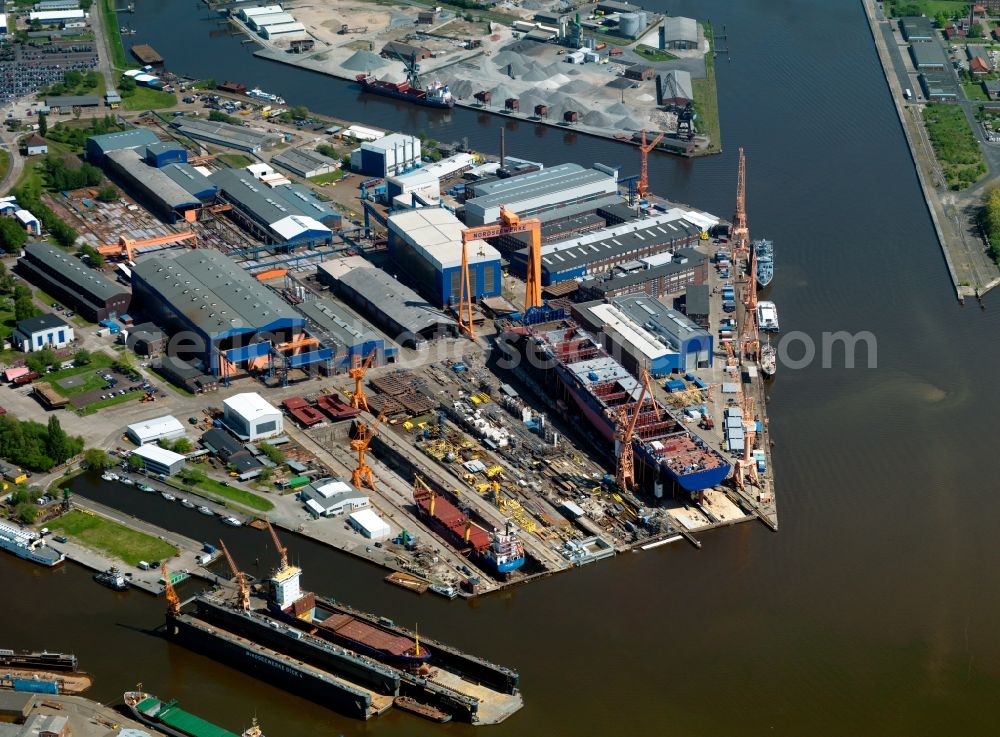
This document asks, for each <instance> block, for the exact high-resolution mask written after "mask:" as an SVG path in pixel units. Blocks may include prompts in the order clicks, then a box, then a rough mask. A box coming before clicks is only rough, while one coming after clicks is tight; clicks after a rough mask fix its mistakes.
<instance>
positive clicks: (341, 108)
mask: <svg viewBox="0 0 1000 737" xmlns="http://www.w3.org/2000/svg"><path fill="white" fill-rule="evenodd" d="M136 10H137V12H136V13H135V14H134V16H131V17H129V18H128V24H129V25H130V26H133V27H135V28H136V29H137V30H138V34H137V35H136V36H135V37H134V39H135V41H136V42H146V43H150V44H152V45H153V46H154V47H155V48H156V49H157V50H158V51H159V52H160V53H161V54H162V55H163V56H164V57H165V58H166V60H167V64H168V66H169V67H170V68H171V69H173V70H174V71H176V72H179V73H184V74H191V75H197V76H200V77H214V78H216V79H218V80H220V81H221V80H223V79H233V80H237V81H242V82H244V83H246V84H248V85H251V86H254V85H255V86H259V87H261V88H263V89H265V90H268V91H270V92H274V93H277V94H280V95H282V96H284V97H285V98H286V99H287V100H288V102H289V103H290V104H304V105H307V106H308V107H310V108H311V109H313V110H316V111H317V112H321V113H328V114H332V115H337V116H340V117H344V118H348V119H352V120H356V121H358V122H362V123H369V124H372V125H375V126H384V127H389V128H394V129H403V130H411V131H419V130H424V131H426V132H427V133H428V135H430V136H432V137H434V138H437V139H439V140H462V139H468V142H469V144H470V145H472V146H474V147H476V148H479V149H481V150H495V148H496V143H495V142H496V139H497V129H498V128H497V127H498V125H499V121H498V119H497V118H495V117H492V116H489V115H484V116H481V115H478V114H476V113H474V112H470V111H463V110H456V111H453V112H451V113H449V114H440V113H434V112H428V111H423V110H420V109H417V108H412V107H406V106H401V105H396V104H395V103H393V102H391V101H387V100H380V99H377V98H376V99H373V98H367V97H365V98H362V97H360V96H359V95H358V93H357V91H356V90H354V89H353V88H352V87H351V85H349V84H347V83H343V82H339V81H336V80H332V79H329V78H326V77H322V76H320V75H317V74H313V73H308V72H303V71H299V70H296V69H293V68H291V67H286V66H282V65H277V64H272V63H269V62H265V61H260V60H257V59H255V58H253V57H252V56H251V55H250V54H249V52H248V50H247V47H246V46H243V45H241V44H240V38H239V37H230V36H227V35H226V34H225V33H224V32H221V33H220V31H224V29H221V28H220V27H217V26H216V25H214V24H213V23H212V21H211V20H209V19H208V16H207V14H206V11H205V10H204V7H203V6H202V5H201V4H200V3H196V2H193V0H183V1H181V0H136ZM670 10H671V12H673V13H677V14H686V15H696V16H698V17H709V18H711V19H712V21H713V22H714V24H715V27H716V28H717V29H718V28H720V27H721V26H722V25H723V24H725V26H726V29H727V31H728V34H729V39H728V45H729V49H730V52H731V55H732V60H731V61H730V60H728V59H727V58H725V57H720V58H719V59H718V60H717V65H718V72H719V75H718V76H719V92H720V98H721V99H720V106H721V115H722V130H723V145H724V147H725V153H724V154H723V155H721V156H717V157H713V158H709V159H705V160H698V161H684V160H678V159H673V158H669V157H666V156H654V157H653V158H652V161H651V176H652V188H653V190H654V191H655V192H656V193H657V194H660V195H663V196H666V197H669V198H673V199H676V200H679V201H682V202H688V203H691V204H693V205H695V206H698V207H702V208H704V209H707V210H709V211H712V212H716V213H719V214H722V215H727V216H728V215H729V214H730V213H731V212H732V209H733V195H734V190H735V174H736V149H737V146H744V147H745V148H746V151H747V156H748V181H749V183H748V190H749V194H748V203H747V205H748V212H749V223H750V229H751V234H752V235H753V236H756V237H763V236H766V237H768V238H771V239H773V240H774V241H775V244H776V246H775V248H776V256H777V269H776V279H775V283H774V285H773V286H772V288H771V292H770V297H771V298H773V299H774V300H775V301H776V302H777V304H778V306H779V309H780V310H781V319H782V326H783V328H784V329H785V330H786V331H789V332H790V331H801V333H802V334H803V336H805V337H806V338H808V339H811V340H812V341H814V342H815V344H816V346H817V350H818V352H817V357H816V358H815V360H813V361H811V362H808V365H806V366H804V367H803V368H799V369H795V370H793V369H792V368H790V367H788V366H787V365H786V366H782V367H781V369H780V375H779V377H778V379H777V381H776V383H775V385H774V389H773V392H772V396H771V403H770V417H771V431H772V434H773V436H774V439H775V441H776V447H775V449H774V462H775V468H776V473H777V482H778V485H777V489H778V499H779V510H780V519H781V531H780V533H778V534H772V533H770V532H768V531H767V530H766V529H765V528H764V527H763V526H760V525H756V524H753V525H742V526H739V527H737V528H733V529H729V530H726V531H722V532H718V533H713V534H709V535H706V536H704V539H703V541H704V543H705V545H704V548H703V549H702V550H701V551H696V550H694V549H692V548H691V547H690V546H687V545H672V546H667V547H664V548H659V549H657V550H655V551H650V552H646V553H640V554H631V555H623V556H619V557H618V558H616V559H613V560H611V561H606V562H603V563H600V564H598V565H593V566H589V567H587V568H585V569H582V570H579V571H574V572H572V573H570V574H566V575H560V576H555V577H552V578H549V579H546V580H543V581H541V582H538V583H536V584H533V585H531V586H526V587H523V588H518V589H515V590H513V591H510V592H507V593H505V594H504V595H502V596H491V597H486V598H484V599H482V600H477V601H474V602H463V601H458V600H456V601H454V602H447V601H444V600H442V599H440V598H431V597H430V596H429V595H427V596H423V597H416V596H413V595H411V594H409V593H407V592H404V591H401V590H398V589H395V588H393V587H390V586H387V585H386V584H384V583H383V582H382V576H383V573H382V572H381V571H379V570H377V569H375V568H372V567H370V566H368V565H366V564H363V563H360V562H357V561H354V560H352V559H348V558H346V557H344V556H340V555H336V554H332V553H330V552H327V551H324V550H322V549H320V548H318V547H317V546H315V545H314V544H312V543H309V542H307V541H303V540H299V539H294V538H291V539H289V540H288V541H287V542H288V545H289V547H290V549H291V555H292V557H293V559H296V560H298V561H299V562H301V563H302V565H303V566H304V568H305V576H304V583H305V585H306V586H307V587H309V588H313V589H316V590H317V591H320V592H323V593H325V594H329V595H332V596H335V597H339V598H342V599H344V600H345V601H349V602H351V603H353V604H356V605H358V606H360V607H363V608H366V609H371V610H375V611H378V612H380V613H382V614H384V615H386V616H390V617H392V618H394V619H396V620H398V621H400V622H406V623H419V626H420V630H421V631H422V632H428V633H429V634H432V635H433V636H436V637H439V638H442V639H445V640H447V641H449V642H451V643H454V644H456V645H459V646H461V647H465V648H468V649H470V650H472V651H475V652H478V653H481V654H483V655H484V656H487V657H489V658H491V659H494V660H496V661H498V662H501V663H504V664H508V665H511V666H514V667H516V668H518V669H519V670H520V673H521V682H522V684H523V691H524V696H525V702H526V706H525V708H524V710H523V711H521V712H520V713H519V714H517V715H516V716H515V717H513V718H512V719H510V720H509V721H508V722H507V723H505V724H503V725H501V726H499V727H496V728H491V729H490V730H489V733H490V734H491V735H496V736H497V737H504V736H506V735H521V734H530V735H543V734H548V735H562V734H579V735H606V736H611V735H630V736H631V735H651V734H662V733H671V734H678V735H691V736H698V735H722V734H741V735H773V734H810V735H817V736H818V735H838V736H839V735H842V734H850V733H853V734H899V735H921V734H941V733H945V732H953V731H956V727H961V728H962V731H964V732H967V733H970V734H983V733H988V732H992V731H994V729H995V724H996V721H997V717H998V711H1000V708H998V703H1000V702H998V700H997V698H996V693H997V688H998V685H1000V634H998V630H997V628H996V626H995V618H996V616H995V615H996V612H997V610H998V607H1000V574H998V573H997V567H996V565H995V562H996V560H997V554H998V543H997V540H998V536H997V535H996V533H995V529H994V528H995V526H996V523H995V520H996V519H998V517H1000V500H998V498H997V494H996V493H995V490H996V481H995V477H996V469H997V463H996V459H995V456H994V455H993V453H995V450H994V447H993V446H994V444H995V440H996V430H995V418H996V417H997V416H998V414H1000V395H998V393H997V392H996V391H995V389H994V386H995V375H996V367H997V366H998V365H1000V343H998V341H996V340H995V336H996V335H997V329H998V312H1000V311H998V310H997V304H996V301H995V299H992V298H990V299H988V300H987V305H986V307H987V309H986V310H985V311H981V310H980V309H979V308H978V307H965V308H962V307H959V306H958V305H956V303H955V301H954V298H953V292H952V289H951V286H950V283H949V280H948V276H947V272H946V270H945V266H944V263H943V260H942V257H941V254H940V249H939V247H938V244H937V242H936V240H935V238H934V233H933V230H932V228H931V224H930V220H929V218H928V215H927V211H926V208H925V205H924V203H923V200H922V199H921V195H920V191H919V188H918V186H917V181H916V177H915V174H914V172H913V166H912V162H911V161H910V157H909V154H908V150H907V147H906V143H905V140H904V138H903V135H902V132H901V130H900V127H899V123H898V120H897V118H896V115H895V112H894V111H893V109H892V106H891V102H890V100H889V98H888V92H887V89H886V85H885V82H884V78H883V76H882V72H881V69H880V67H879V65H878V60H877V57H876V55H875V50H874V47H873V44H872V40H871V37H870V35H869V30H868V26H867V24H866V22H865V19H864V15H863V11H862V8H861V5H860V3H857V2H840V3H829V2H824V1H823V0H770V1H765V0H704V1H702V2H694V0H679V1H678V2H674V3H671V4H670ZM507 146H508V151H509V152H510V153H511V154H512V155H517V156H521V157H525V158H537V159H540V160H543V161H544V162H546V163H547V164H554V163H558V162H561V161H576V162H579V163H582V164H589V163H591V162H594V161H602V162H604V163H608V164H620V165H621V166H622V167H623V169H624V170H626V171H629V170H635V171H637V170H638V154H637V152H636V151H635V149H633V148H629V147H625V146H621V145H618V144H615V143H612V142H606V141H599V140H596V139H590V138H587V137H584V136H574V135H573V134H567V133H563V132H559V131H555V130H551V129H544V128H535V127H533V126H530V125H526V124H523V123H521V124H511V126H510V127H509V128H508V131H507ZM834 331H848V332H850V333H859V332H861V331H870V332H871V333H872V334H873V335H874V337H875V338H876V339H877V355H875V356H873V359H874V361H875V362H876V363H877V367H876V368H866V366H867V365H868V356H867V355H866V354H865V351H864V350H861V351H859V353H858V356H857V363H858V367H855V368H852V369H849V368H846V367H845V361H844V357H843V351H842V350H834V351H832V355H830V356H827V358H828V360H827V361H824V360H823V356H822V355H821V354H822V352H823V351H822V350H820V349H821V348H822V336H823V334H824V333H825V332H834ZM800 350H801V348H799V349H796V350H792V351H791V355H792V357H793V358H797V357H798V356H799V354H800ZM991 459H992V460H991ZM89 483H90V482H86V481H83V482H81V487H80V488H79V489H78V493H81V494H84V495H93V496H94V497H95V498H100V499H102V500H104V501H106V502H108V503H112V504H115V505H118V506H120V507H122V508H123V509H126V510H128V511H129V512H131V513H132V514H135V515H137V516H141V517H145V518H147V519H154V520H158V521H160V522H161V523H163V524H165V525H168V526H170V527H173V528H175V529H177V530H179V531H180V532H183V533H185V534H187V535H190V536H192V537H195V538H197V539H204V540H212V539H214V538H216V537H218V536H219V534H220V532H225V534H226V539H227V541H230V540H231V542H232V547H233V551H234V554H235V555H236V556H237V558H238V559H239V560H240V562H241V563H242V564H243V565H244V566H246V567H247V568H248V569H249V570H250V571H251V572H254V571H256V570H258V569H262V568H263V567H265V566H267V565H269V564H270V561H271V560H272V559H273V551H271V549H270V545H269V540H268V538H267V536H266V534H263V533H260V532H256V531H253V530H245V529H244V530H229V529H228V528H224V527H222V526H221V525H219V524H218V523H216V522H213V521H212V520H209V519H207V518H202V517H200V516H199V515H196V514H193V513H189V511H188V510H183V509H181V508H179V507H177V506H176V505H174V506H173V507H169V506H168V505H167V504H166V503H165V502H163V501H162V500H161V499H159V498H158V497H152V496H146V495H141V494H140V493H138V492H136V491H134V490H126V489H121V488H115V487H107V486H103V485H98V486H90V485H89ZM220 528H221V529H220ZM258 558H259V559H260V560H259V567H258V566H255V561H256V560H257V559H258ZM0 567H2V570H3V580H4V582H5V584H6V591H7V595H8V596H9V597H10V599H9V603H8V605H7V606H6V607H5V608H4V609H3V613H2V614H0V626H2V627H3V630H4V641H5V642H4V643H3V645H4V646H7V647H39V648H40V647H47V648H50V649H64V650H70V651H75V652H76V653H77V654H78V655H79V656H80V658H81V663H82V666H83V667H84V668H85V669H87V670H89V671H90V672H92V673H93V674H94V675H95V676H96V678H97V680H96V685H95V688H94V696H95V697H96V698H99V699H102V700H105V701H109V700H112V699H115V698H116V697H117V696H118V695H119V694H120V693H121V691H122V690H124V689H126V688H129V687H131V686H132V685H134V684H135V683H136V682H137V681H142V682H143V683H144V684H145V686H146V687H147V688H149V689H151V690H155V691H156V692H158V693H159V694H161V695H163V696H169V697H175V698H177V699H179V700H180V701H181V703H182V704H183V705H184V706H185V707H187V708H190V709H192V710H194V711H196V712H199V713H201V714H203V715H205V716H208V717H210V718H212V719H213V720H215V721H219V722H221V723H223V724H225V725H227V726H228V727H230V728H234V729H235V728H240V727H241V725H244V724H245V723H247V722H248V721H249V719H250V717H252V716H253V715H254V714H256V715H257V716H258V717H259V718H260V719H261V721H262V723H263V725H264V727H265V730H266V732H267V734H268V735H269V737H292V736H293V735H294V736H299V735H312V734H324V735H325V734H330V735H337V734H343V735H378V736H385V737H398V736H401V735H417V734H419V735H423V734H454V735H459V734H462V735H466V734H472V733H473V732H475V731H476V730H474V729H472V728H470V727H468V726H464V725H447V726H446V727H444V728H440V727H437V726H431V725H429V724H427V723H424V722H419V721H417V720H415V719H413V718H411V717H407V716H405V715H402V714H389V715H387V716H386V717H384V718H380V719H378V720H376V721H374V722H372V723H369V724H361V723H357V722H352V721H350V720H347V719H344V718H342V717H340V716H338V715H336V714H335V713H332V712H330V711H327V710H325V709H324V708H322V707H320V706H317V705H314V704H311V703H308V702H306V701H304V700H301V699H299V698H297V697H295V696H293V695H290V694H287V693H284V692H281V691H278V690H275V689H272V688H269V687H268V686H267V685H266V684H264V683H261V682H258V681H256V680H254V679H252V678H249V677H248V676H246V675H244V674H242V673H240V672H237V671H235V670H232V669H230V668H227V667H224V666H220V665H217V664H214V663H212V662H211V661H209V660H208V659H206V658H204V657H202V656H200V655H198V654H196V653H192V652H189V651H187V650H184V649H182V648H179V647H173V646H170V645H168V644H166V643H165V642H164V641H163V640H161V639H159V638H158V637H157V636H156V635H155V634H152V633H151V631H152V630H153V629H154V628H155V627H156V626H157V625H158V624H159V622H161V621H162V602H160V601H157V600H154V599H152V598H151V597H147V596H143V595H140V594H137V593H128V594H125V595H120V594H115V593H113V592H110V591H106V590H104V589H101V588H98V587H97V586H95V585H94V584H93V583H92V582H91V581H90V577H89V574H87V573H86V572H83V571H81V570H79V569H77V568H75V567H73V566H67V567H65V568H64V569H63V570H60V571H55V572H51V571H43V570H40V569H38V568H35V567H32V566H30V565H27V564H24V563H22V562H20V561H17V560H15V559H13V558H11V557H9V556H3V557H0ZM187 590H190V587H189V588H188V589H187ZM182 593H183V591H182ZM237 731H238V730H237Z"/></svg>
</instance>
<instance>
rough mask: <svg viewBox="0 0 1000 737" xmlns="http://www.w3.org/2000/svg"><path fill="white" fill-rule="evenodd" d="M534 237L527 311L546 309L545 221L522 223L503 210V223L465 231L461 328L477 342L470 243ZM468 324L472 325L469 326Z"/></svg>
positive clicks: (527, 282)
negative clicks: (505, 238) (543, 275)
mask: <svg viewBox="0 0 1000 737" xmlns="http://www.w3.org/2000/svg"><path fill="white" fill-rule="evenodd" d="M517 233H530V234H531V240H530V242H529V243H528V277H527V280H526V287H525V294H524V309H525V310H529V309H531V308H532V307H541V305H542V221H541V220H539V219H538V218H527V219H521V218H520V217H519V216H518V215H517V213H515V212H513V211H512V210H508V209H507V208H506V207H505V206H503V205H501V206H500V222H498V223H494V224H493V225H481V226H479V227H477V228H467V229H466V230H463V231H462V278H461V286H460V287H459V300H458V327H459V329H460V330H461V331H462V332H464V333H467V334H468V336H469V337H470V338H472V339H473V340H475V339H476V332H475V328H474V327H473V325H472V284H471V283H470V281H469V242H470V241H477V240H487V239H489V238H498V237H500V236H502V235H514V234H517ZM466 320H467V321H468V322H466Z"/></svg>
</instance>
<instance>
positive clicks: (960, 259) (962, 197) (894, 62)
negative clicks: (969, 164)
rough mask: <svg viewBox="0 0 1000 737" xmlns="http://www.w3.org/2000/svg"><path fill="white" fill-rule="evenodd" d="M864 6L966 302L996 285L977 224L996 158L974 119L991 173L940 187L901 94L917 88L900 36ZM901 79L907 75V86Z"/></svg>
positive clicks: (869, 0)
mask: <svg viewBox="0 0 1000 737" xmlns="http://www.w3.org/2000/svg"><path fill="white" fill-rule="evenodd" d="M862 5H863V6H864V8H865V16H866V17H867V19H868V24H869V27H870V29H871V34H872V38H873V40H874V41H875V48H876V50H877V51H878V56H879V60H880V61H881V64H882V71H883V73H884V74H885V79H886V83H887V84H888V86H889V92H890V95H891V97H892V104H893V106H894V107H895V109H896V114H897V115H898V116H899V121H900V123H901V124H902V127H903V131H904V132H905V134H906V135H905V138H906V141H907V144H908V146H909V149H910V156H911V157H912V159H913V163H914V167H915V169H916V172H917V179H918V180H919V182H920V188H921V191H922V192H923V195H924V200H925V201H926V203H927V211H928V213H929V214H930V216H931V221H932V222H933V224H934V231H935V233H936V234H937V238H938V242H939V243H940V245H941V252H942V255H943V256H944V260H945V264H946V265H947V268H948V274H949V276H950V277H951V281H952V284H953V285H954V288H955V296H956V297H957V298H958V301H959V302H965V299H966V298H967V297H973V298H976V297H979V296H981V295H983V294H985V293H986V292H987V291H989V290H990V289H993V288H994V287H996V286H997V285H1000V273H998V271H997V266H996V264H994V263H993V261H992V259H991V258H990V256H989V254H988V252H987V250H986V247H985V244H984V243H983V240H982V239H981V238H980V237H979V236H978V235H977V234H976V233H977V227H976V223H975V216H976V213H977V212H978V200H979V198H980V197H981V196H982V189H983V187H984V186H986V185H988V184H989V183H990V182H991V181H993V178H994V177H995V175H996V171H995V169H994V167H993V166H992V165H991V162H992V160H993V159H994V158H996V157H995V156H994V155H992V151H988V150H986V144H984V143H983V140H982V134H981V128H980V126H979V125H978V123H976V122H975V121H974V119H973V120H972V123H973V125H972V130H973V132H974V134H975V135H976V139H977V142H978V144H979V147H980V149H981V150H983V153H984V155H985V158H986V161H987V164H988V165H991V166H990V172H989V174H987V176H986V178H985V179H984V180H983V181H981V182H980V183H979V184H978V185H975V186H973V187H971V188H970V189H968V190H966V191H965V192H964V193H955V192H951V191H949V190H947V189H945V188H944V187H945V179H944V176H943V174H942V173H941V168H940V165H939V164H938V161H937V157H936V156H935V155H934V149H933V147H932V146H931V142H930V140H929V139H928V137H927V131H926V130H925V128H924V125H923V118H922V110H923V107H922V105H917V104H912V103H909V102H907V101H906V100H905V97H904V94H903V90H904V89H911V90H919V89H920V88H919V85H918V84H917V81H916V74H917V73H916V71H915V70H911V68H910V65H909V64H908V63H907V59H906V56H905V55H904V54H903V52H902V51H901V47H900V43H901V41H900V40H897V39H896V36H895V33H894V31H893V29H892V24H891V22H890V21H889V20H886V19H885V17H884V16H883V14H882V11H881V9H880V8H879V7H877V0H862ZM935 43H940V42H939V41H935ZM904 80H909V83H908V84H906V86H905V87H904ZM966 112H967V113H968V110H967V111H966Z"/></svg>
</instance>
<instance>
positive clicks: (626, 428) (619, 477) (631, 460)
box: [615, 369, 660, 490]
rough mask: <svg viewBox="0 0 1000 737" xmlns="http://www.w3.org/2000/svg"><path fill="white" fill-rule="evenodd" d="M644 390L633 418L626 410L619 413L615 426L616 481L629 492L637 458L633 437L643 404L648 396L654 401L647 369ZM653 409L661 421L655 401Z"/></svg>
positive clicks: (633, 479)
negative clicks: (633, 447) (616, 446)
mask: <svg viewBox="0 0 1000 737" xmlns="http://www.w3.org/2000/svg"><path fill="white" fill-rule="evenodd" d="M640 381H641V383H642V389H641V390H640V392H639V401H637V402H636V403H635V405H634V406H635V412H634V413H633V415H632V416H631V417H629V416H628V413H627V412H626V410H624V409H620V410H619V411H618V418H617V423H616V426H615V436H616V440H617V441H618V468H617V470H616V473H615V481H616V482H617V483H618V488H620V489H625V490H628V489H630V488H631V487H632V485H633V484H634V483H635V457H634V455H633V451H632V436H633V435H634V434H635V427H636V425H637V424H638V422H639V415H641V414H642V403H643V402H644V401H645V399H646V397H647V396H648V397H649V398H650V400H651V401H652V400H653V389H652V386H651V384H652V377H651V376H650V375H649V372H648V371H647V370H646V369H643V370H642V372H641V374H640ZM653 408H654V410H655V411H656V419H660V406H659V405H658V404H657V403H656V402H655V401H653Z"/></svg>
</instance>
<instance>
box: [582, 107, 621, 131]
mask: <svg viewBox="0 0 1000 737" xmlns="http://www.w3.org/2000/svg"><path fill="white" fill-rule="evenodd" d="M612 121H613V118H611V117H609V116H607V115H605V114H604V113H602V112H601V111H600V110H591V111H590V112H588V113H585V114H584V115H582V116H580V122H581V123H586V124H587V125H592V126H594V127H595V128H610V127H611V125H612Z"/></svg>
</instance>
